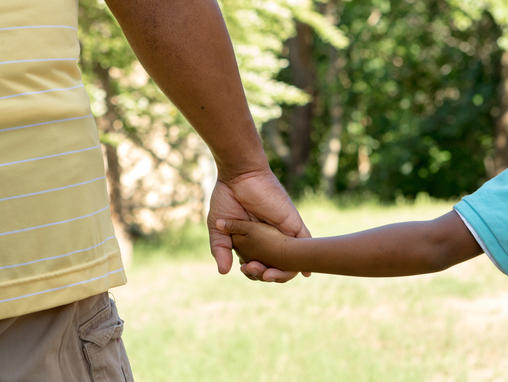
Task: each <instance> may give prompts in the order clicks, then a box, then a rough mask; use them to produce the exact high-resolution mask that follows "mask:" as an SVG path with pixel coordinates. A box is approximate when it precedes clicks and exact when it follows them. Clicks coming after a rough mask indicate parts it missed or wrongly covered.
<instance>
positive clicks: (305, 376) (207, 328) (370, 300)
mask: <svg viewBox="0 0 508 382" xmlns="http://www.w3.org/2000/svg"><path fill="white" fill-rule="evenodd" d="M450 207H451V203H443V202H439V203H438V202H432V201H428V200H420V201H419V202H418V203H417V204H416V205H410V204H407V203H399V205H397V206H392V207H379V206H376V205H372V204H370V205H369V204H366V205H362V206H360V207H357V208H353V207H347V208H342V209H341V208H337V206H336V203H333V202H330V201H327V200H325V199H322V198H318V199H314V200H307V201H305V202H303V203H301V205H300V209H301V211H302V215H303V217H304V219H305V221H306V222H307V224H308V226H309V228H310V229H311V231H312V232H313V234H314V235H330V234H340V233H346V232H351V231H354V230H358V229H363V228H368V227H372V226H376V225H380V224H386V223H392V222H395V221H399V220H420V219H430V218H434V217H436V216H439V215H440V214H442V213H445V212H447V211H448V210H449V209H450ZM186 230H187V231H186ZM189 232H191V233H189ZM173 234H175V233H173ZM179 235H181V236H180V237H187V238H188V239H185V240H183V239H182V240H180V241H179V242H178V243H175V242H174V241H171V240H170V239H166V240H168V241H164V240H163V241H162V242H159V243H158V244H157V245H152V246H150V245H146V244H145V245H138V247H137V256H138V257H140V256H146V255H150V256H151V258H150V261H148V262H143V261H140V260H139V259H137V260H136V261H135V264H134V266H133V268H132V269H131V270H130V271H129V284H128V285H127V286H126V287H122V288H119V289H117V290H116V291H114V294H115V295H116V298H117V302H118V305H119V309H120V312H121V313H122V315H123V317H124V319H125V320H126V331H125V334H124V340H125V343H126V347H127V350H128V353H129V356H130V359H131V363H132V366H133V369H134V374H135V377H136V380H137V381H141V382H156V381H192V382H194V381H235V382H236V381H252V382H260V381H304V382H307V381H316V382H322V381H354V382H356V381H432V382H434V381H474V382H476V381H504V380H506V376H505V370H506V369H507V367H508V357H506V353H507V351H508V330H506V322H507V320H508V292H506V291H505V286H506V278H505V276H503V275H502V274H501V273H500V272H499V271H497V270H496V269H495V267H494V266H493V265H491V264H490V262H489V260H488V259H486V257H485V256H481V257H480V258H477V259H475V260H473V261H470V262H469V263H467V264H462V265H459V266H456V267H454V268H452V269H450V270H448V271H445V272H443V273H440V274H436V275H426V276H418V277H411V278H398V279H360V278H348V277H338V276H327V275H319V274H315V275H313V276H312V277H311V278H310V279H304V278H303V277H301V276H299V277H298V278H297V279H295V280H293V281H292V282H290V283H287V284H284V285H279V284H263V283H259V282H257V283H256V282H251V281H250V280H248V279H246V278H244V277H243V276H242V275H241V274H240V272H239V271H238V265H237V264H236V265H235V266H234V269H233V271H232V272H231V273H230V274H229V275H227V276H220V275H218V274H217V273H216V270H215V265H214V263H213V261H212V259H211V258H210V257H209V255H208V253H209V250H208V247H207V238H206V230H205V229H204V227H191V228H189V227H187V228H186V229H184V230H183V231H180V232H179ZM185 235H188V236H185ZM189 240H190V241H189ZM171 244H172V245H173V246H174V247H175V248H173V249H171V248H169V247H168V246H170V245H171ZM157 251H159V252H157ZM171 251H173V252H171ZM154 252H155V253H156V254H155V255H154V254H153V253H154ZM164 256H165V257H164ZM186 256H190V257H186Z"/></svg>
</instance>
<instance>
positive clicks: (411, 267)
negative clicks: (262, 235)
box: [282, 212, 481, 277]
mask: <svg viewBox="0 0 508 382" xmlns="http://www.w3.org/2000/svg"><path fill="white" fill-rule="evenodd" d="M480 253H481V249H480V247H479V246H478V244H477V243H476V241H475V240H474V238H473V237H472V235H471V234H470V233H469V231H468V230H467V228H466V227H465V226H464V225H463V223H462V222H461V221H460V218H459V217H458V216H457V215H456V214H455V212H451V213H449V214H447V215H444V216H443V217H441V218H439V219H436V220H433V221H428V222H409V223H399V224H393V225H388V226H384V227H379V228H375V229H372V230H367V231H363V232H359V233H354V234H350V235H343V236H336V237H331V238H322V239H290V240H289V241H288V244H287V247H286V250H285V256H284V262H285V263H286V264H285V266H284V267H283V268H282V269H287V270H300V271H309V272H320V273H334V274H342V275H351V276H366V277H385V276H406V275H415V274H421V273H431V272H437V271H441V270H443V269H446V268H448V267H450V266H452V265H454V264H457V263H459V262H461V261H465V260H467V259H470V258H472V257H474V256H476V255H478V254H480Z"/></svg>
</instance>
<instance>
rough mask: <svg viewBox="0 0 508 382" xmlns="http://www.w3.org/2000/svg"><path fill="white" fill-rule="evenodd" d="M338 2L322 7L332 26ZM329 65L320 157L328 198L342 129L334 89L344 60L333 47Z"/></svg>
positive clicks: (337, 164) (334, 176) (338, 100)
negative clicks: (326, 122)
mask: <svg viewBox="0 0 508 382" xmlns="http://www.w3.org/2000/svg"><path fill="white" fill-rule="evenodd" d="M337 6H338V1H337V0H335V1H333V0H331V1H329V2H328V3H326V5H324V6H323V8H324V9H323V12H324V14H325V15H326V17H327V18H328V19H329V20H330V22H331V23H333V24H334V25H336V24H337ZM328 57H329V65H328V71H327V73H326V82H327V83H328V86H330V87H331V88H332V91H331V92H330V94H329V99H328V113H329V117H330V131H329V133H328V137H327V144H326V148H325V150H324V153H323V157H322V163H323V166H322V177H323V183H324V189H325V191H326V193H327V194H328V195H329V196H333V194H334V193H335V178H336V176H337V172H338V170H339V157H340V151H341V136H342V129H343V118H342V117H343V109H342V103H341V97H340V94H339V93H338V92H337V90H336V89H334V86H333V84H336V83H337V81H338V77H339V75H340V73H341V71H343V70H344V67H345V60H344V59H343V58H340V57H339V52H338V51H337V49H336V48H335V47H333V46H330V47H329V53H328Z"/></svg>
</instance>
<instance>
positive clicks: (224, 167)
mask: <svg viewBox="0 0 508 382" xmlns="http://www.w3.org/2000/svg"><path fill="white" fill-rule="evenodd" d="M215 162H216V164H217V177H218V179H219V180H220V181H222V182H224V183H238V182H240V181H242V180H244V179H247V178H251V177H255V176H262V175H268V174H271V170H270V165H269V164H268V159H267V158H266V155H265V153H264V152H263V151H261V152H260V153H258V154H255V155H249V156H248V157H244V158H236V160H228V161H223V160H221V159H220V158H216V160H215Z"/></svg>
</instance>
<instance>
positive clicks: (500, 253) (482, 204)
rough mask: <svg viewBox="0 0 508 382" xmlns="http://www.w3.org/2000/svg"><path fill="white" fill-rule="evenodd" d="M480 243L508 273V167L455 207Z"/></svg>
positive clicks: (497, 264)
mask: <svg viewBox="0 0 508 382" xmlns="http://www.w3.org/2000/svg"><path fill="white" fill-rule="evenodd" d="M454 209H455V211H457V212H458V214H459V215H460V217H461V218H462V220H463V221H464V223H465V224H466V226H467V227H468V228H469V230H470V231H471V233H472V234H473V236H474V237H475V239H476V241H478V244H479V245H480V246H481V247H482V249H483V250H484V251H485V253H486V254H487V255H488V256H489V257H490V259H491V260H492V261H493V262H494V264H496V266H497V267H498V268H499V269H500V270H501V271H502V272H504V273H505V274H506V275H508V170H505V171H503V172H502V173H501V174H499V175H498V176H496V177H495V178H493V179H491V180H489V181H488V182H487V183H485V184H484V185H483V186H482V187H480V188H479V189H478V190H477V191H476V192H475V193H473V194H471V195H468V196H466V197H464V198H463V199H462V200H461V201H460V202H459V203H457V204H456V205H455V206H454Z"/></svg>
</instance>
